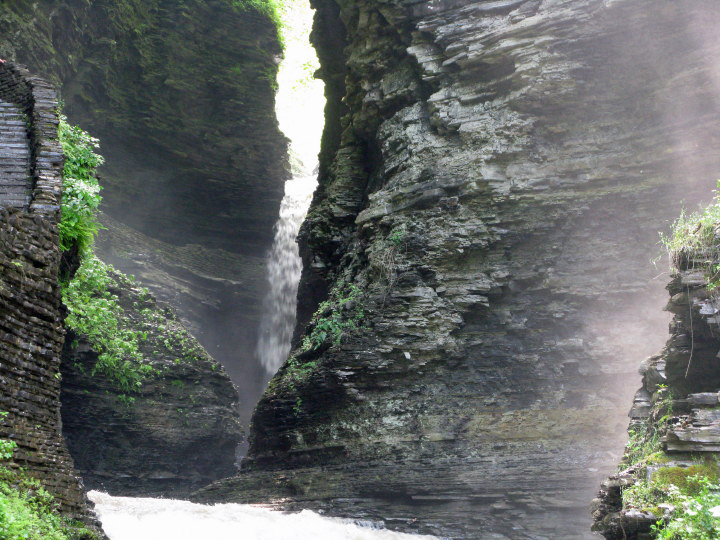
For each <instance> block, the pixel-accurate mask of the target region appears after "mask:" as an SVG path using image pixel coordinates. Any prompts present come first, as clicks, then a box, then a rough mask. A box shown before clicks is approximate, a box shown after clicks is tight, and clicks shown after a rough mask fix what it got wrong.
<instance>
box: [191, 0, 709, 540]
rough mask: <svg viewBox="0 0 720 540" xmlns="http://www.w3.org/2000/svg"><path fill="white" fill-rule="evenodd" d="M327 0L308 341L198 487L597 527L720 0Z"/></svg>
mask: <svg viewBox="0 0 720 540" xmlns="http://www.w3.org/2000/svg"><path fill="white" fill-rule="evenodd" d="M313 4H314V6H315V7H316V8H317V9H318V15H317V17H316V29H315V32H314V40H315V43H316V45H317V47H318V49H319V57H320V60H321V64H322V69H321V76H322V78H323V79H324V80H325V82H326V83H327V88H328V98H329V103H328V108H327V112H328V118H327V128H326V133H325V138H324V140H323V150H322V156H321V170H320V178H319V181H320V187H319V190H318V192H317V194H316V196H315V200H314V202H313V206H312V208H311V211H310V213H309V216H308V219H307V221H306V223H305V225H304V227H303V230H302V233H301V247H302V252H303V257H304V262H305V271H304V275H303V280H302V283H301V291H300V294H299V298H300V319H301V320H300V325H299V327H298V332H297V339H296V345H297V347H298V348H297V349H296V351H295V355H294V357H293V359H292V360H291V361H290V362H288V364H287V365H286V366H285V367H284V368H283V369H282V370H281V371H280V373H279V374H278V375H277V376H276V377H275V379H274V380H273V381H272V382H271V384H270V387H269V389H268V390H267V392H266V393H265V395H264V396H263V398H262V400H261V401H260V403H259V404H258V407H257V409H256V411H255V415H254V419H253V424H252V432H251V446H250V451H249V453H248V456H247V458H246V459H245V460H244V462H243V468H244V474H241V475H240V476H238V477H236V478H234V479H230V480H228V481H225V482H220V483H217V484H215V485H214V486H212V487H210V488H209V489H207V490H205V491H203V492H201V493H200V494H198V496H197V497H198V499H200V500H225V501H228V500H230V501H267V500H278V499H281V498H284V499H285V500H286V501H289V502H288V503H286V504H288V505H289V506H294V507H298V506H299V507H307V506H315V507H321V508H325V509H327V510H329V511H331V512H334V513H336V514H342V515H351V516H354V517H360V516H367V517H370V518H381V519H384V520H385V521H386V522H387V523H389V524H391V525H392V526H394V527H398V528H403V529H415V530H421V531H425V532H434V533H438V534H440V535H443V536H451V537H453V538H478V537H480V536H482V537H483V538H498V539H500V538H512V539H521V538H553V539H568V540H570V539H572V540H577V539H579V538H585V537H589V536H590V519H589V515H588V514H589V512H588V504H589V501H590V499H591V498H592V493H593V492H594V491H595V488H594V486H595V485H597V484H595V482H597V481H598V480H599V478H600V477H601V476H602V475H603V474H607V473H608V472H609V471H610V470H612V468H613V467H614V466H615V461H616V459H617V456H618V455H619V454H620V452H621V449H622V445H623V443H624V429H625V422H626V420H625V413H626V407H625V406H624V405H623V403H626V402H628V401H629V399H630V397H631V395H632V392H633V390H634V388H633V387H635V386H636V385H637V382H636V381H637V376H636V375H635V374H634V371H635V366H636V365H637V362H638V361H639V360H640V359H642V358H645V357H646V356H647V355H649V354H651V353H652V352H653V351H654V350H657V348H659V347H660V346H661V344H662V342H663V340H664V338H665V336H664V335H663V334H664V328H665V322H666V321H667V319H666V318H664V316H663V315H662V313H661V311H660V309H659V308H660V307H661V306H662V304H663V292H662V289H661V286H662V284H661V283H660V282H659V281H658V280H653V278H654V277H655V276H656V275H657V273H658V270H657V269H655V268H653V266H652V265H651V264H650V262H649V261H650V259H651V258H653V256H654V255H655V254H656V253H657V252H658V251H659V248H658V246H657V245H656V243H657V231H659V230H663V229H664V228H665V227H666V225H667V222H668V221H669V220H671V219H673V218H674V216H676V215H677V213H678V211H679V207H680V204H681V203H680V200H681V199H683V200H684V201H685V202H686V203H690V204H693V201H694V200H699V199H700V198H701V197H702V196H704V195H698V193H700V194H705V193H707V191H708V188H709V186H711V185H712V184H713V182H714V179H715V177H716V176H717V170H718V169H719V167H720V154H719V152H718V146H717V144H715V142H716V141H717V140H718V137H719V136H720V127H719V126H720V122H719V120H720V110H719V108H718V100H717V95H718V77H717V65H720V53H718V50H717V48H716V47H714V45H713V42H714V38H713V36H714V33H713V32H714V30H713V28H715V27H716V25H717V23H718V22H720V6H718V5H717V4H716V3H715V2H711V1H679V2H678V1H674V2H669V1H668V2H666V1H661V2H657V1H655V0H640V1H638V0H632V1H630V0H618V1H612V2H607V1H603V0H504V1H498V2H485V1H454V0H433V1H431V2H425V1H422V2H421V1H414V0H404V1H401V0H364V1H359V0H315V1H314V2H313ZM325 299H327V300H328V303H324V304H321V305H320V310H319V312H318V313H316V314H315V315H314V316H313V315H312V314H313V312H315V310H316V308H317V306H318V303H319V302H320V301H322V300H325ZM658 329H660V330H658ZM637 336H644V338H643V339H638V338H637Z"/></svg>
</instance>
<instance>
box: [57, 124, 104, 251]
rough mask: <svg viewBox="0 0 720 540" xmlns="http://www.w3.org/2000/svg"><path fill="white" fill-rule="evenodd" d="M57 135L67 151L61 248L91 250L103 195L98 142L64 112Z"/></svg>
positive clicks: (98, 226) (101, 162)
mask: <svg viewBox="0 0 720 540" xmlns="http://www.w3.org/2000/svg"><path fill="white" fill-rule="evenodd" d="M58 135H59V138H60V143H61V144H62V149H63V153H64V154H65V166H64V168H63V195H62V219H61V220H60V248H61V249H62V250H63V251H68V250H70V249H72V248H73V247H74V246H76V247H77V249H78V250H79V252H80V253H81V254H82V253H85V252H86V251H87V250H89V249H90V247H91V246H92V243H93V240H94V238H95V234H96V233H97V231H98V229H99V228H100V223H99V222H98V220H97V209H98V206H99V205H100V201H101V200H102V198H101V197H100V185H99V183H98V180H97V175H96V172H97V168H98V167H99V166H100V165H102V164H103V162H104V160H103V157H102V156H101V155H99V154H97V153H95V150H96V149H97V148H98V147H99V145H100V143H99V141H98V140H97V139H96V138H94V137H91V136H90V135H89V134H88V133H87V132H85V131H83V130H82V129H80V128H79V127H77V126H71V125H70V124H68V122H67V118H66V117H65V116H64V115H60V125H59V127H58Z"/></svg>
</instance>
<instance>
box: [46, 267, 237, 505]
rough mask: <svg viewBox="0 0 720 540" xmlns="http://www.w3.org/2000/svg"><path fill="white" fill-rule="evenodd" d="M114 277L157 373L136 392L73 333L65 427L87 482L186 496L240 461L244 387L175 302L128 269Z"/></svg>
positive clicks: (124, 317)
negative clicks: (102, 366)
mask: <svg viewBox="0 0 720 540" xmlns="http://www.w3.org/2000/svg"><path fill="white" fill-rule="evenodd" d="M111 276H112V280H113V283H114V286H113V287H112V289H113V291H112V292H113V294H115V295H117V297H118V302H119V304H120V306H121V310H122V313H121V315H120V319H121V321H122V323H121V324H122V327H123V328H127V329H131V330H133V331H135V332H139V333H142V335H143V336H144V339H143V340H142V342H141V344H140V347H139V349H140V353H141V354H142V356H143V365H144V366H146V367H147V368H149V374H148V375H147V376H146V377H145V380H144V381H143V382H142V386H141V388H140V389H139V390H138V391H137V392H129V393H128V392H123V391H122V390H121V389H120V388H119V387H118V384H117V382H115V381H113V380H111V379H110V378H108V377H107V376H103V374H102V373H94V369H93V368H94V367H95V365H96V363H97V361H98V354H97V352H95V351H94V350H93V348H92V346H91V344H90V343H88V341H87V339H85V338H84V337H83V336H78V335H75V334H74V333H73V332H68V337H67V339H66V341H65V346H64V348H63V353H62V363H61V372H62V378H63V384H62V391H61V396H60V397H61V402H62V409H61V412H62V420H63V434H64V435H65V439H66V440H67V444H68V448H69V449H70V452H71V454H72V456H73V458H74V460H75V463H76V465H77V468H78V470H79V471H80V473H81V474H82V477H83V480H84V482H85V485H86V486H87V488H88V489H100V490H102V491H106V492H108V493H111V494H113V495H123V496H133V495H134V496H154V497H160V496H161V497H171V498H185V497H187V496H188V495H189V493H190V492H192V491H194V490H196V489H198V488H200V487H202V486H205V485H207V484H208V483H210V482H211V481H213V480H217V479H218V478H222V477H224V476H228V475H231V474H233V473H235V472H236V470H237V469H236V467H235V461H236V457H235V451H236V448H237V446H238V444H240V442H241V441H242V428H241V426H240V421H239V419H238V416H239V415H238V394H237V389H236V388H235V387H234V386H233V384H232V382H231V381H230V379H229V377H228V376H227V374H226V373H225V370H224V369H223V368H222V366H220V365H219V364H218V363H217V362H216V361H215V360H213V359H212V358H211V357H210V356H209V355H208V354H207V352H206V351H205V350H204V349H203V348H202V347H201V346H200V345H199V344H198V343H197V341H196V340H195V338H193V337H192V336H191V335H190V334H189V333H188V332H187V331H186V330H185V328H184V327H183V325H182V324H181V323H180V321H179V320H178V318H177V316H176V315H175V313H174V312H173V311H172V310H171V309H169V308H168V307H166V306H163V305H162V304H158V303H157V302H156V300H155V299H154V298H153V297H152V295H150V294H148V293H147V290H144V289H143V288H141V287H139V286H138V284H137V283H134V282H132V281H130V280H129V279H128V278H127V277H125V276H123V275H122V274H118V273H114V272H113V273H111Z"/></svg>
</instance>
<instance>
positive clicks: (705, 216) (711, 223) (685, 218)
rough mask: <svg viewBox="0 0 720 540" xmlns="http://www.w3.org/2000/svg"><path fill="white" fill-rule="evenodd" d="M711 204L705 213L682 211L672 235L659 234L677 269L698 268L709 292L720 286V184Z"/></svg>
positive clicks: (705, 209)
mask: <svg viewBox="0 0 720 540" xmlns="http://www.w3.org/2000/svg"><path fill="white" fill-rule="evenodd" d="M714 193H715V196H714V197H713V200H712V202H711V203H710V204H709V205H708V206H707V207H705V208H704V209H702V210H699V211H697V212H692V213H687V212H686V211H685V210H683V211H682V212H681V213H680V217H678V218H677V219H676V220H675V222H674V223H673V225H672V229H671V232H670V234H669V235H665V234H660V240H661V242H662V244H663V245H664V246H665V248H666V249H667V251H668V253H669V254H670V257H671V259H672V263H673V265H674V266H675V267H676V268H690V269H692V268H696V269H699V270H703V271H704V272H705V274H706V276H707V281H708V285H707V287H708V290H709V291H714V290H715V289H717V288H718V286H720V264H718V261H720V180H718V189H717V190H715V191H714Z"/></svg>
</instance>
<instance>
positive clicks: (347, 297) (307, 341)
mask: <svg viewBox="0 0 720 540" xmlns="http://www.w3.org/2000/svg"><path fill="white" fill-rule="evenodd" d="M361 295H362V291H361V290H360V288H359V287H358V286H357V285H354V284H345V285H341V286H340V287H338V288H336V289H335V290H334V291H333V292H332V293H331V295H330V298H329V299H327V300H325V301H324V302H322V303H321V304H320V305H319V306H318V309H317V310H316V311H315V314H314V315H313V316H312V319H311V320H310V324H309V325H308V328H310V332H309V333H308V334H307V335H306V336H305V337H304V338H303V341H302V346H301V349H302V351H311V350H315V349H319V348H320V347H322V346H323V345H325V344H332V345H339V344H340V342H341V341H342V339H343V337H345V336H347V335H349V334H350V333H352V332H354V331H356V330H358V329H359V328H360V327H361V325H362V321H363V319H364V318H365V310H364V308H363V305H362V303H361V301H360V300H361Z"/></svg>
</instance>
